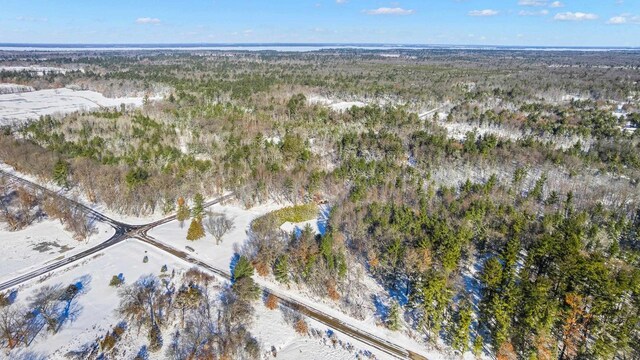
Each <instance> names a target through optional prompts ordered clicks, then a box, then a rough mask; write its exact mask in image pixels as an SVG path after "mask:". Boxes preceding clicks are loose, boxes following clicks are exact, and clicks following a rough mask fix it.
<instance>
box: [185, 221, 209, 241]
mask: <svg viewBox="0 0 640 360" xmlns="http://www.w3.org/2000/svg"><path fill="white" fill-rule="evenodd" d="M203 237H205V233H204V226H202V221H200V219H199V218H194V219H193V220H191V225H189V230H188V231H187V240H191V241H195V240H199V239H202V238H203Z"/></svg>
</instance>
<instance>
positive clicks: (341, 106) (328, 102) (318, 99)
mask: <svg viewBox="0 0 640 360" xmlns="http://www.w3.org/2000/svg"><path fill="white" fill-rule="evenodd" d="M309 103H310V104H318V105H323V106H326V107H328V108H330V109H332V110H335V111H346V110H349V109H351V108H352V107H354V106H355V107H365V106H367V104H366V103H364V102H362V101H342V100H335V99H329V98H327V97H324V96H320V95H311V96H310V97H309Z"/></svg>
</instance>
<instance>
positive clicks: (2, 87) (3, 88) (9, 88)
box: [0, 84, 35, 95]
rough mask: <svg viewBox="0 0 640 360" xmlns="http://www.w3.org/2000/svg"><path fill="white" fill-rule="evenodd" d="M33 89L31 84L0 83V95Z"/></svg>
mask: <svg viewBox="0 0 640 360" xmlns="http://www.w3.org/2000/svg"><path fill="white" fill-rule="evenodd" d="M34 90H35V89H34V88H32V87H31V86H26V85H20V84H0V95H1V94H16V93H23V92H29V91H34Z"/></svg>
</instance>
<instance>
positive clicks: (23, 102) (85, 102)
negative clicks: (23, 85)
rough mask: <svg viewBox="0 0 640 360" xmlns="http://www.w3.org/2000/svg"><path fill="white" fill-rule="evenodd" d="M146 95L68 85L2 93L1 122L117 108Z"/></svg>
mask: <svg viewBox="0 0 640 360" xmlns="http://www.w3.org/2000/svg"><path fill="white" fill-rule="evenodd" d="M142 103H143V98H142V97H123V98H106V97H104V96H103V95H102V94H100V93H99V92H96V91H89V90H78V91H76V90H72V89H68V88H61V89H47V90H38V91H30V92H24V93H17V94H3V95H0V125H12V124H16V123H23V122H26V121H28V120H37V119H38V118H39V117H40V116H44V115H54V114H64V113H70V112H75V111H89V110H95V109H99V108H105V107H108V108H114V107H119V106H120V105H121V104H125V105H129V106H141V105H142Z"/></svg>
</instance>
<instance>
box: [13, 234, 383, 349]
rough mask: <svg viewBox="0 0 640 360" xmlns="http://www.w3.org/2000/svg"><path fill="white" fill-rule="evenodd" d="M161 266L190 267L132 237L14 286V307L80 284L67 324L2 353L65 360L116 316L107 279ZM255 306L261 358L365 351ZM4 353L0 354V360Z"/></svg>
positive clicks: (128, 345)
mask: <svg viewBox="0 0 640 360" xmlns="http://www.w3.org/2000/svg"><path fill="white" fill-rule="evenodd" d="M144 256H147V257H148V262H147V263H144V262H143V261H142V260H143V257H144ZM163 265H167V269H168V272H167V273H172V272H173V271H175V274H176V276H179V275H181V274H183V273H184V272H185V271H186V270H188V269H189V268H191V265H190V264H189V263H187V262H185V261H182V260H180V259H178V258H176V257H173V256H171V255H168V254H166V253H164V252H162V251H160V250H157V249H155V248H153V247H150V246H148V245H146V244H143V243H140V242H138V241H136V240H126V241H124V242H123V243H120V244H117V245H115V246H113V247H111V248H109V249H108V250H106V251H103V252H100V253H97V254H96V255H94V256H93V257H91V258H88V259H85V260H83V261H81V263H78V264H75V265H70V266H68V267H65V268H63V269H62V270H60V271H58V272H56V273H55V274H54V275H52V276H49V277H47V278H44V279H40V280H39V281H32V282H30V283H28V284H26V285H23V286H21V287H20V288H18V289H17V297H16V304H15V305H21V304H25V303H26V302H27V299H28V298H29V296H31V295H32V294H34V292H35V291H36V290H37V289H38V288H40V287H42V286H47V285H48V286H56V285H61V286H67V285H68V284H76V283H81V284H82V291H81V293H80V295H78V297H77V298H76V299H77V303H75V304H74V306H73V313H74V314H75V315H74V316H73V320H71V321H68V322H66V323H65V324H64V325H63V326H62V328H61V329H60V331H59V332H57V333H56V334H51V333H47V332H46V331H42V332H41V333H40V334H39V335H38V336H37V337H36V338H35V340H34V341H33V342H32V344H31V346H30V347H29V348H26V349H25V348H21V349H17V350H14V351H13V352H12V353H10V354H8V355H7V356H8V358H11V359H64V358H65V356H64V355H65V354H66V353H67V352H68V351H71V350H78V349H80V348H81V347H82V346H83V345H85V344H87V343H91V342H93V341H95V340H96V339H97V338H99V337H101V336H104V334H106V333H107V331H109V330H111V329H112V328H113V326H114V325H116V324H117V323H118V322H119V321H120V320H121V319H120V317H119V316H118V314H117V313H116V311H115V310H116V308H117V306H118V304H119V297H118V292H117V289H116V288H114V287H111V286H109V281H110V279H111V277H112V276H113V275H115V274H119V273H122V274H123V276H124V278H125V283H126V284H130V283H132V282H134V281H136V280H137V279H139V278H140V277H141V276H144V275H148V274H154V275H160V269H161V267H162V266H163ZM217 281H218V282H219V284H220V286H224V280H221V279H217ZM15 305H12V306H15ZM254 305H255V309H256V314H255V318H254V322H253V324H252V327H251V332H252V333H253V335H254V336H256V338H257V339H258V341H259V343H260V346H261V353H262V358H263V359H267V358H272V355H271V351H272V349H275V350H276V351H277V358H278V359H291V360H293V359H300V358H301V357H304V358H305V359H328V360H341V359H355V358H356V354H357V353H358V352H366V351H367V350H368V349H366V345H364V344H361V343H359V342H357V341H352V340H350V339H349V338H347V337H346V336H344V335H341V334H339V333H333V332H332V331H331V330H330V329H327V328H326V327H323V326H322V325H321V324H318V323H315V322H314V321H312V320H310V319H306V321H307V322H308V324H309V328H310V330H311V329H314V330H315V332H316V333H318V334H321V335H320V336H315V337H314V336H302V335H299V334H297V333H296V332H295V331H294V329H293V327H292V325H291V324H290V322H287V320H286V318H285V315H284V313H285V311H286V309H280V310H278V309H276V310H268V309H267V308H266V307H265V306H264V305H262V303H261V302H259V301H257V302H255V303H254ZM331 334H333V335H331ZM329 335H331V337H330V336H329ZM165 338H166V340H167V341H168V334H165ZM146 342H147V339H146V333H145V332H144V331H142V332H140V333H139V334H138V333H137V332H136V331H135V330H130V331H127V332H125V335H124V337H123V339H121V340H120V341H119V342H118V352H119V355H118V356H117V357H116V358H117V359H130V358H133V357H134V356H135V354H136V353H137V352H138V350H139V349H140V348H141V347H142V346H143V345H145V344H146ZM165 351H166V346H165V347H163V348H162V349H161V350H160V351H159V352H157V353H151V354H149V355H150V356H149V359H164V358H165ZM4 355H5V354H1V353H0V358H1V357H2V356H4ZM379 358H384V356H382V357H379Z"/></svg>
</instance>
